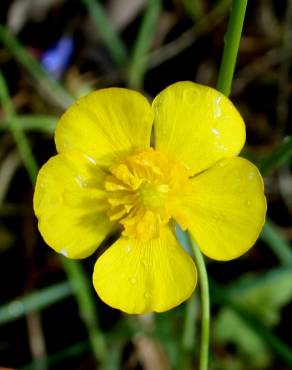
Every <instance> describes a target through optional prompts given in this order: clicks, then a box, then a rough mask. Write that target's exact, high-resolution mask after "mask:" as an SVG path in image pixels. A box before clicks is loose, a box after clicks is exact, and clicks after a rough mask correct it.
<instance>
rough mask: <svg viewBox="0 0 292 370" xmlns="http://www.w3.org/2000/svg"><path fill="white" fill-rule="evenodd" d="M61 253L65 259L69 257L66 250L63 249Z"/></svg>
mask: <svg viewBox="0 0 292 370" xmlns="http://www.w3.org/2000/svg"><path fill="white" fill-rule="evenodd" d="M60 253H61V254H62V255H63V256H64V257H68V252H67V251H66V249H65V248H63V249H61V250H60Z"/></svg>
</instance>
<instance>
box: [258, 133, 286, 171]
mask: <svg viewBox="0 0 292 370" xmlns="http://www.w3.org/2000/svg"><path fill="white" fill-rule="evenodd" d="M289 159H290V160H291V159H292V136H288V137H286V138H285V139H284V140H283V141H282V143H281V144H279V146H278V147H277V148H276V149H275V150H274V151H273V153H271V154H270V155H268V156H267V157H266V158H263V159H262V160H261V161H260V163H259V169H260V171H261V173H262V175H264V176H265V175H267V174H268V173H269V172H270V171H271V170H273V169H276V168H278V167H280V166H281V165H282V164H284V163H285V162H287V161H288V160H289Z"/></svg>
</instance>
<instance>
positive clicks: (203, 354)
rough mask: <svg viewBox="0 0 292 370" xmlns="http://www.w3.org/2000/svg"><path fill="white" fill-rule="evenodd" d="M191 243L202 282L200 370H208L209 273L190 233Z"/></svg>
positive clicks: (200, 281)
mask: <svg viewBox="0 0 292 370" xmlns="http://www.w3.org/2000/svg"><path fill="white" fill-rule="evenodd" d="M189 244H190V246H191V247H192V250H193V253H194V260H195V262H196V266H197V269H198V277H199V283H200V294H201V307H202V321H201V347H200V367H199V370H208V356H209V336H210V334H209V333H210V296H209V283H208V275H207V270H206V266H205V261H204V257H203V255H202V253H201V252H200V249H199V247H198V246H197V244H196V243H195V242H194V240H193V239H192V238H191V236H190V235H189Z"/></svg>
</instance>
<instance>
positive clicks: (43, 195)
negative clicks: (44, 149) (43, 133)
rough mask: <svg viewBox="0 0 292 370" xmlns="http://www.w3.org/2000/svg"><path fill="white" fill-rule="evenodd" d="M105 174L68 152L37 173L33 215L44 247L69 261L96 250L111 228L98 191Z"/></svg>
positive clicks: (80, 155)
mask: <svg viewBox="0 0 292 370" xmlns="http://www.w3.org/2000/svg"><path fill="white" fill-rule="evenodd" d="M103 180H104V173H103V172H102V171H101V170H100V169H98V167H97V166H96V164H95V163H94V161H93V160H92V159H90V158H89V157H86V156H85V155H83V154H81V153H76V152H68V153H65V154H59V155H56V156H55V157H52V158H51V159H50V160H49V161H48V162H47V163H46V164H45V165H44V166H43V167H42V168H41V170H40V172H39V174H38V178H37V183H36V189H35V193H34V211H35V214H36V216H37V217H38V220H39V230H40V232H41V234H42V236H43V238H44V240H45V241H46V243H47V244H48V245H49V246H50V247H52V248H53V249H55V250H56V251H57V252H59V253H62V254H64V255H65V256H68V257H70V258H84V257H87V256H89V255H90V254H91V253H93V252H94V250H95V249H96V248H97V247H98V245H99V244H100V243H101V241H102V240H103V239H104V238H105V236H106V235H107V234H108V233H109V231H110V230H111V228H112V226H113V224H112V223H110V222H109V220H108V217H107V216H106V210H107V207H108V206H107V202H106V198H105V194H104V192H103V191H102V190H99V189H101V186H102V184H103Z"/></svg>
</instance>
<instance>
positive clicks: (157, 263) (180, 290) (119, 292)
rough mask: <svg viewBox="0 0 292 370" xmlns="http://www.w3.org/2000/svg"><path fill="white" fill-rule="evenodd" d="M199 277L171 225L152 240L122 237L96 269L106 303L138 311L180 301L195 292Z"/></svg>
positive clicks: (97, 283) (95, 277) (162, 308)
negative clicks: (170, 227) (159, 236)
mask: <svg viewBox="0 0 292 370" xmlns="http://www.w3.org/2000/svg"><path fill="white" fill-rule="evenodd" d="M196 280H197V273H196V267H195V264H194V262H193V260H192V259H191V257H190V256H189V255H188V254H187V253H186V252H185V251H184V250H183V248H182V247H181V246H180V245H179V244H178V242H177V241H176V239H175V237H174V235H173V234H172V232H171V231H170V229H168V228H166V229H164V231H163V232H162V233H161V238H159V239H153V240H150V241H143V242H142V241H138V240H135V239H128V238H125V237H121V238H120V239H119V240H118V241H117V242H116V243H115V244H113V245H112V246H111V247H109V249H108V250H107V251H106V252H105V253H104V254H102V255H101V256H100V257H99V259H98V260H97V262H96V265H95V269H94V273H93V284H94V287H95V289H96V291H97V293H98V295H99V296H100V298H101V299H102V300H103V301H104V302H105V303H107V304H108V305H109V306H112V307H114V308H118V309H120V310H122V311H124V312H127V313H136V314H140V313H146V312H151V311H156V312H162V311H166V310H168V309H170V308H172V307H175V306H177V305H179V304H180V303H182V302H183V301H185V300H186V299H187V298H188V297H189V296H190V295H191V294H192V292H193V290H194V288H195V286H196Z"/></svg>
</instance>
